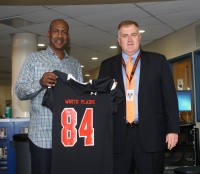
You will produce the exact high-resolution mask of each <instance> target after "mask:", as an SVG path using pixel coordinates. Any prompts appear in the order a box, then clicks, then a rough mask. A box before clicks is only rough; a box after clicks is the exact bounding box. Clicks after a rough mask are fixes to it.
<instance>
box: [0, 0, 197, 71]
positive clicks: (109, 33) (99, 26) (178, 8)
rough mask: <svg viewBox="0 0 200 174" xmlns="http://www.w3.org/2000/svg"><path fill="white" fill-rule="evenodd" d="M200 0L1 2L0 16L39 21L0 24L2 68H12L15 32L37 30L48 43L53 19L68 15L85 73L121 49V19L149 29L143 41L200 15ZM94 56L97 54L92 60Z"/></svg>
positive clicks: (73, 49)
mask: <svg viewBox="0 0 200 174" xmlns="http://www.w3.org/2000/svg"><path fill="white" fill-rule="evenodd" d="M199 8H200V0H176V1H165V2H148V3H125V4H123V3H122V4H104V5H66V6H63V5H60V6H43V5H42V6H0V20H1V19H4V18H9V17H15V16H19V17H22V18H25V19H28V20H31V21H34V22H36V24H33V25H29V26H25V27H18V28H14V27H10V26H7V25H4V24H0V72H5V73H10V72H11V45H12V35H13V34H14V33H19V32H31V33H36V34H38V41H39V43H45V44H48V38H47V31H48V27H49V24H50V21H51V20H53V19H55V18H63V19H65V20H66V21H67V22H68V23H69V26H70V38H71V39H70V50H69V54H70V55H71V56H73V57H76V58H77V59H78V60H79V61H80V63H81V64H82V65H84V66H85V67H84V68H83V70H84V73H87V72H89V71H90V70H92V69H94V68H96V67H98V66H99V65H100V63H101V61H102V60H104V59H106V58H108V57H110V56H113V55H115V54H117V53H118V50H112V49H110V48H109V47H110V46H111V45H117V41H116V38H117V26H118V24H119V23H120V22H121V21H122V20H129V19H130V20H135V21H137V22H138V23H139V25H140V28H141V29H144V30H145V31H146V32H145V33H144V34H142V38H143V39H142V45H145V44H147V43H150V42H152V41H154V40H156V39H159V38H161V37H163V36H165V35H167V34H170V33H172V32H174V31H176V30H179V29H181V28H183V27H185V26H187V25H189V24H191V23H193V22H195V21H197V20H199V19H200V10H199ZM92 57H98V58H99V59H98V60H97V61H92V60H91V58H92Z"/></svg>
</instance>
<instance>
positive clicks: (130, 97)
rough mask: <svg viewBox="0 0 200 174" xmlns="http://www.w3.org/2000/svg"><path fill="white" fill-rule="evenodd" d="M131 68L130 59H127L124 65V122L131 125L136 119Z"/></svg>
mask: <svg viewBox="0 0 200 174" xmlns="http://www.w3.org/2000/svg"><path fill="white" fill-rule="evenodd" d="M132 68H133V64H132V57H129V58H128V63H127V65H126V73H127V76H126V120H127V121H128V122H129V123H132V122H133V121H134V120H135V118H136V110H135V90H134V88H135V85H134V77H133V78H132V79H131V81H130V75H131V71H132ZM131 91H133V92H131Z"/></svg>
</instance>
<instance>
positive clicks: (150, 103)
mask: <svg viewBox="0 0 200 174" xmlns="http://www.w3.org/2000/svg"><path fill="white" fill-rule="evenodd" d="M118 43H119V45H120V46H121V48H122V53H121V54H119V55H116V56H114V57H111V58H109V59H107V60H104V61H103V62H102V64H101V68H100V72H99V78H103V77H106V76H111V77H112V78H114V79H115V80H116V81H117V82H118V87H119V88H120V90H121V91H123V92H124V94H126V93H127V92H126V76H127V74H126V72H127V71H126V63H127V61H128V57H130V56H132V59H133V60H132V62H133V64H134V62H135V59H136V58H137V57H139V61H138V64H137V65H135V66H136V69H135V71H132V74H133V79H134V82H135V89H134V92H133V94H134V95H135V97H136V100H135V102H136V115H135V116H136V118H135V120H134V122H133V123H129V122H128V121H127V120H126V102H124V103H121V104H120V105H119V109H118V113H117V114H116V115H114V118H113V121H114V125H113V126H114V130H113V134H114V140H113V141H114V142H113V143H114V146H113V147H114V174H134V173H135V170H136V171H137V174H163V173H164V151H165V149H166V147H167V148H168V149H170V150H171V149H172V148H173V147H175V146H176V144H177V142H178V133H179V114H178V102H177V97H176V91H175V87H174V82H173V77H172V73H171V70H170V67H169V65H168V62H167V60H166V58H165V56H164V55H161V54H158V53H153V52H146V51H143V50H142V49H140V44H141V34H140V33H139V26H138V24H137V22H135V21H123V22H121V23H120V24H119V26H118ZM123 60H124V61H123ZM123 62H124V63H123ZM126 100H127V99H126Z"/></svg>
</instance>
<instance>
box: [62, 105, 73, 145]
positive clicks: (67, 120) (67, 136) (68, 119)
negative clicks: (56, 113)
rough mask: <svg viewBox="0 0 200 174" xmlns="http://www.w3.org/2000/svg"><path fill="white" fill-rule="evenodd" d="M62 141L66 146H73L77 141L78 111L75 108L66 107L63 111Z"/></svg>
mask: <svg viewBox="0 0 200 174" xmlns="http://www.w3.org/2000/svg"><path fill="white" fill-rule="evenodd" d="M61 124H62V126H63V128H62V131H61V141H62V144H63V145H64V146H66V147H72V146H74V144H75V143H76V142H77V129H76V125H77V112H76V111H75V110H74V108H65V109H64V110H63V111H62V113H61Z"/></svg>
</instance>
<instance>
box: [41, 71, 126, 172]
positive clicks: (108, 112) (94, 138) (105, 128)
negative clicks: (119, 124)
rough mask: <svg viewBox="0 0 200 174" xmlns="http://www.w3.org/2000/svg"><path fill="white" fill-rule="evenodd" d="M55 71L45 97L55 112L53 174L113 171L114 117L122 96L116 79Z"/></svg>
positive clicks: (45, 103) (46, 103) (44, 102)
mask: <svg viewBox="0 0 200 174" xmlns="http://www.w3.org/2000/svg"><path fill="white" fill-rule="evenodd" d="M55 73H56V74H57V76H58V80H57V83H56V85H55V87H53V88H51V89H48V90H47V92H46V93H45V95H44V98H43V105H45V106H47V107H49V108H50V109H51V110H52V112H53V128H52V174H80V173H82V174H112V172H113V162H112V161H113V150H112V148H113V144H112V135H113V133H112V131H113V130H112V129H113V128H112V124H113V123H112V117H113V112H115V111H116V109H117V104H118V102H119V101H121V99H122V94H121V92H120V91H119V90H118V88H117V87H115V84H116V83H115V82H114V80H113V79H111V78H104V79H98V80H92V81H91V83H79V82H77V81H75V80H73V79H72V78H69V76H70V75H67V74H64V73H61V72H59V71H55Z"/></svg>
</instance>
